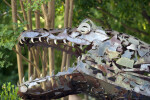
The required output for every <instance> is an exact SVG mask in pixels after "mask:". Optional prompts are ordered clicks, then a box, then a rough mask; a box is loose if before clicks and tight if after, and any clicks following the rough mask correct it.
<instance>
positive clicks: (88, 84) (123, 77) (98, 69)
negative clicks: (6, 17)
mask: <svg viewBox="0 0 150 100" xmlns="http://www.w3.org/2000/svg"><path fill="white" fill-rule="evenodd" d="M18 40H19V41H20V42H19V43H20V45H22V46H24V45H27V46H29V47H32V46H44V47H55V48H59V49H60V50H66V49H63V48H61V46H59V45H62V44H63V43H64V44H66V43H67V42H68V41H69V42H71V43H72V47H70V46H69V50H68V53H71V54H74V55H76V56H77V57H78V59H77V61H76V62H77V64H76V65H73V66H72V67H70V68H69V69H68V70H67V71H64V72H59V73H58V74H56V75H53V76H46V77H44V78H36V79H35V80H30V81H27V82H24V83H23V84H21V85H20V90H19V92H18V93H19V95H20V96H22V97H24V98H36V97H39V98H59V97H63V96H66V95H69V94H77V93H87V94H89V95H92V96H95V97H97V98H100V97H101V98H102V99H104V98H106V97H107V98H113V99H118V98H122V97H123V98H127V99H128V98H132V97H134V98H138V99H139V98H149V97H150V77H149V75H150V45H149V44H147V43H145V42H143V41H141V40H139V39H137V38H135V37H133V36H130V35H127V34H125V33H119V32H117V31H113V30H103V29H102V28H101V27H97V26H96V25H95V24H93V22H92V21H91V20H89V19H86V20H84V21H83V22H81V24H80V25H79V27H78V28H74V29H56V30H45V29H37V30H33V31H24V32H23V33H22V34H21V35H20V36H19V38H18ZM52 41H54V44H53V45H51V42H52ZM65 46H67V45H65ZM72 48H76V51H75V52H73V51H72ZM52 79H53V80H55V81H54V84H52V83H51V80H52ZM42 82H46V87H47V89H46V90H43V89H42V87H41V83H42Z"/></svg>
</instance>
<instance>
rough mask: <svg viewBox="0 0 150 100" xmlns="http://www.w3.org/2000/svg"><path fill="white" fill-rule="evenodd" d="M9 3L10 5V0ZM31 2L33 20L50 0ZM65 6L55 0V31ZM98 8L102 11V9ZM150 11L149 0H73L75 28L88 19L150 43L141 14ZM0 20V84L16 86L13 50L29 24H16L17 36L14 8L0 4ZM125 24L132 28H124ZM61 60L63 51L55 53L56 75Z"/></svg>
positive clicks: (26, 0)
mask: <svg viewBox="0 0 150 100" xmlns="http://www.w3.org/2000/svg"><path fill="white" fill-rule="evenodd" d="M7 1H8V2H9V3H10V0H7ZM31 1H32V4H31V5H30V4H29V3H28V0H24V5H25V10H26V11H27V10H28V9H30V7H31V9H32V20H33V19H35V15H34V13H33V11H35V10H39V11H40V13H41V4H42V3H45V4H47V3H48V1H50V0H31ZM64 3H65V0H55V28H56V27H58V26H61V28H62V27H63V24H64V23H63V22H64V9H65V6H64ZM17 7H18V14H19V15H20V16H21V17H22V18H23V14H22V12H21V11H20V9H21V8H20V4H19V1H18V0H17ZM98 8H101V10H99V9H98ZM149 8H150V1H149V0H132V1H131V0H74V9H73V10H74V11H73V27H77V26H78V25H79V23H80V22H81V21H82V20H83V19H85V18H87V17H88V18H90V19H92V20H93V21H94V23H96V24H97V25H100V26H103V27H104V29H105V28H107V29H110V28H111V29H113V30H117V31H119V32H124V33H127V34H131V35H134V36H135V37H138V38H140V39H141V40H144V41H146V42H148V43H150V39H149V37H150V33H149V32H150V24H149V23H148V21H147V20H146V18H145V17H144V16H143V15H142V11H143V10H145V11H146V12H147V14H148V15H149V16H150V9H149ZM41 14H42V13H41ZM0 20H1V22H0V72H1V73H0V79H1V81H0V84H1V83H2V82H4V81H8V80H14V81H13V83H16V82H17V79H18V77H17V67H16V66H17V65H16V54H15V53H14V52H13V51H11V49H12V47H14V45H15V44H16V42H17V37H18V35H19V34H20V33H21V32H22V31H23V28H24V26H25V25H26V24H27V23H26V22H24V23H19V24H15V25H16V26H18V28H17V31H16V32H15V33H14V31H12V30H13V28H12V26H13V25H14V24H12V16H11V8H10V7H9V6H7V5H6V4H5V3H4V2H2V3H0ZM124 24H125V25H127V26H128V27H129V28H126V27H124ZM42 26H44V25H43V23H42V25H41V28H43V27H42ZM34 27H35V22H33V28H34ZM132 28H134V29H135V30H137V29H138V30H141V31H144V32H147V33H148V34H147V35H145V34H143V33H140V32H136V31H133V30H132ZM26 50H27V49H26ZM23 54H24V55H25V56H26V55H27V52H26V51H23ZM61 57H62V54H61V52H60V51H55V66H56V68H55V69H56V70H55V71H56V72H58V71H59V70H60V66H61V63H60V62H61ZM71 62H73V60H71ZM23 64H24V65H25V64H26V65H25V67H27V63H25V62H23ZM6 67H8V68H6ZM25 72H26V71H25ZM4 77H5V78H4Z"/></svg>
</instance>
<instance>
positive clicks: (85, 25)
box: [77, 23, 91, 34]
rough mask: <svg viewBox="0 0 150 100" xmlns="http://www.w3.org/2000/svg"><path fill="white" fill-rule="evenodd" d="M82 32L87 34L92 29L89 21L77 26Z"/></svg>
mask: <svg viewBox="0 0 150 100" xmlns="http://www.w3.org/2000/svg"><path fill="white" fill-rule="evenodd" d="M77 31H79V32H80V33H81V34H87V33H89V32H90V31H91V26H90V25H89V24H88V23H81V24H80V25H79V27H78V28H77Z"/></svg>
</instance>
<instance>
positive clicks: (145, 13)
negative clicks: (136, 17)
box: [142, 10, 150, 24]
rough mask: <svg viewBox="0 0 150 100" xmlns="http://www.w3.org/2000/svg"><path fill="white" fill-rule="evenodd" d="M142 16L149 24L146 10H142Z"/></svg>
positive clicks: (149, 19) (149, 18) (149, 20)
mask: <svg viewBox="0 0 150 100" xmlns="http://www.w3.org/2000/svg"><path fill="white" fill-rule="evenodd" d="M142 16H143V17H144V18H145V19H146V20H147V21H148V23H149V24H150V16H149V15H148V14H147V12H146V10H143V11H142Z"/></svg>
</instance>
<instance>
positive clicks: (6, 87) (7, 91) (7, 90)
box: [0, 82, 21, 100]
mask: <svg viewBox="0 0 150 100" xmlns="http://www.w3.org/2000/svg"><path fill="white" fill-rule="evenodd" d="M17 92H18V87H15V86H14V85H12V84H11V82H8V83H4V84H3V86H2V91H1V92H0V99H1V100H21V98H19V97H18V95H17Z"/></svg>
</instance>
